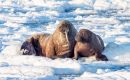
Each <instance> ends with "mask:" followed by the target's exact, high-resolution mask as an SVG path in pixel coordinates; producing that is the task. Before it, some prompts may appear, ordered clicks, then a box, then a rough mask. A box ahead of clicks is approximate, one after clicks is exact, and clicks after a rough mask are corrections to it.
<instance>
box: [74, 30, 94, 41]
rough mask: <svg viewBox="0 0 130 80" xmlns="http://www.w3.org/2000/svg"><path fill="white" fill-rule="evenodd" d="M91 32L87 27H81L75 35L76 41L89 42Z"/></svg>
mask: <svg viewBox="0 0 130 80" xmlns="http://www.w3.org/2000/svg"><path fill="white" fill-rule="evenodd" d="M91 37H92V32H91V31H89V30H87V29H81V30H80V31H79V32H78V33H77V34H76V36H75V40H76V41H77V42H90V41H91Z"/></svg>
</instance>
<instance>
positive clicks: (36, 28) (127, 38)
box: [0, 0, 130, 80]
mask: <svg viewBox="0 0 130 80" xmlns="http://www.w3.org/2000/svg"><path fill="white" fill-rule="evenodd" d="M129 5H130V0H0V80H1V79H2V80H8V79H20V80H23V79H27V80H86V79H87V80H106V79H107V80H130V77H129V76H130V23H129V22H130V19H129V18H130V14H129V13H130V6H129ZM61 20H69V21H71V22H72V23H73V25H74V26H75V28H76V29H77V30H78V31H79V30H80V29H82V28H85V29H89V30H91V31H93V32H94V33H96V34H98V35H100V36H101V37H102V39H103V41H104V43H105V50H104V51H103V54H104V55H106V56H107V57H108V59H109V61H107V62H104V61H96V60H95V57H90V58H80V59H79V60H74V59H69V58H65V59H61V58H57V59H55V60H52V59H49V58H45V57H37V56H33V55H32V56H23V55H21V52H20V46H21V44H22V42H23V41H25V40H26V39H27V38H28V37H30V36H31V35H33V34H36V33H53V32H54V30H55V29H56V25H57V24H58V23H59V22H60V21H61Z"/></svg>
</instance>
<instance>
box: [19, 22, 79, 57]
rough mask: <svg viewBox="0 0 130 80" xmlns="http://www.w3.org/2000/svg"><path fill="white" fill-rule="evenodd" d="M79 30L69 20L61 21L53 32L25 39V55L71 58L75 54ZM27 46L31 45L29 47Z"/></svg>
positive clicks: (23, 46) (23, 47)
mask: <svg viewBox="0 0 130 80" xmlns="http://www.w3.org/2000/svg"><path fill="white" fill-rule="evenodd" d="M76 33H77V30H76V29H75V27H74V26H73V24H72V23H71V22H69V21H68V20H63V21H61V22H60V23H59V24H58V26H57V28H56V30H55V31H54V33H53V34H38V35H35V36H33V37H31V38H30V39H29V40H27V41H25V43H28V44H29V45H25V44H24V43H23V45H22V47H21V49H24V50H25V49H27V50H28V52H27V51H25V52H26V53H24V54H25V55H28V54H34V55H38V56H39V55H41V56H45V57H49V58H57V57H60V58H71V57H73V56H74V46H75V44H76V41H75V36H76ZM27 46H30V47H29V48H28V47H27Z"/></svg>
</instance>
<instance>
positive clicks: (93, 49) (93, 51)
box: [74, 29, 108, 61]
mask: <svg viewBox="0 0 130 80" xmlns="http://www.w3.org/2000/svg"><path fill="white" fill-rule="evenodd" d="M75 40H76V42H77V43H76V45H75V49H74V58H75V59H78V57H90V56H94V55H95V56H96V59H97V60H104V61H107V60H108V59H107V57H106V56H105V55H103V54H101V53H102V51H103V50H104V43H103V40H102V39H101V37H100V36H98V35H96V34H94V33H93V32H91V31H89V30H87V29H81V30H80V31H79V32H78V33H77V35H76V37H75Z"/></svg>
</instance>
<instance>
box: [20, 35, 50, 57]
mask: <svg viewBox="0 0 130 80" xmlns="http://www.w3.org/2000/svg"><path fill="white" fill-rule="evenodd" d="M49 36H50V34H35V35H33V36H32V37H31V38H29V39H27V40H26V41H25V42H24V43H23V44H22V46H21V50H23V55H36V56H45V55H46V54H45V51H44V49H45V46H46V44H47V43H46V42H47V41H48V39H49V38H48V37H49Z"/></svg>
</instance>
